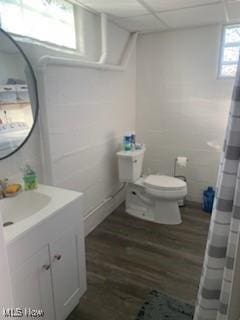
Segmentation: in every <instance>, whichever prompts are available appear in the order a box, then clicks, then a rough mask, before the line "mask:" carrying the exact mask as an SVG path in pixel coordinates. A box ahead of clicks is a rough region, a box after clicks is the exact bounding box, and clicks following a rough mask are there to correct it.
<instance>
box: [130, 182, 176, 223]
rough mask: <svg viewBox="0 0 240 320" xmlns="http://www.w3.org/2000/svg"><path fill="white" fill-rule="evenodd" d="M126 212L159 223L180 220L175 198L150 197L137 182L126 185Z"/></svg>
mask: <svg viewBox="0 0 240 320" xmlns="http://www.w3.org/2000/svg"><path fill="white" fill-rule="evenodd" d="M126 212H127V213H129V214H130V215H132V216H134V217H137V218H140V219H144V220H147V221H152V222H156V223H161V224H169V225H176V224H180V223H181V222H182V219H181V214H180V210H179V207H178V202H177V200H169V201H166V200H161V199H157V198H155V197H152V196H150V195H149V194H147V193H146V192H145V189H144V187H143V186H142V185H141V184H139V183H138V184H129V185H128V187H127V197H126Z"/></svg>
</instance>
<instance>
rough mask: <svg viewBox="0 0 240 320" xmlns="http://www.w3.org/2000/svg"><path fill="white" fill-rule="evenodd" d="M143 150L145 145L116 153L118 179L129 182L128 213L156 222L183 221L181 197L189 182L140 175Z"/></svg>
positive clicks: (183, 195) (168, 177)
mask: <svg viewBox="0 0 240 320" xmlns="http://www.w3.org/2000/svg"><path fill="white" fill-rule="evenodd" d="M144 153H145V149H142V150H135V151H120V152H118V153H117V156H118V167H119V180H120V181H121V182H128V186H127V196H126V211H127V213H129V214H131V215H133V216H135V217H138V218H142V219H145V220H149V221H154V222H157V223H163V224H179V223H181V222H182V219H181V214H180V211H179V207H178V201H179V200H181V199H183V198H184V197H185V196H186V195H187V184H186V182H185V181H182V180H180V179H178V178H174V177H170V176H166V175H149V176H146V177H141V174H142V167H143V158H144Z"/></svg>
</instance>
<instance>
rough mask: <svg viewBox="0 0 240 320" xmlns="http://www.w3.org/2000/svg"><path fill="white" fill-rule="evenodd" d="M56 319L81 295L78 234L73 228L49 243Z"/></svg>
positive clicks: (66, 311)
mask: <svg viewBox="0 0 240 320" xmlns="http://www.w3.org/2000/svg"><path fill="white" fill-rule="evenodd" d="M50 255H51V261H52V279H53V292H54V300H55V310H56V319H57V320H63V319H66V317H67V316H68V315H69V313H71V311H72V310H73V309H74V307H75V306H76V305H77V304H78V303H79V299H80V296H81V289H80V277H79V260H78V255H79V252H78V236H77V235H76V234H75V233H73V230H71V231H69V232H67V233H65V234H64V235H63V236H62V237H61V238H59V239H58V240H57V241H55V242H53V243H51V244H50Z"/></svg>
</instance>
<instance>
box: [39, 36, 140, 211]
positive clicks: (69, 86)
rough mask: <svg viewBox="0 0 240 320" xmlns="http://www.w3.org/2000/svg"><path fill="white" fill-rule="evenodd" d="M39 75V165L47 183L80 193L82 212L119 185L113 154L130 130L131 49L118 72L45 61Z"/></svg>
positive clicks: (132, 112) (132, 99)
mask: <svg viewBox="0 0 240 320" xmlns="http://www.w3.org/2000/svg"><path fill="white" fill-rule="evenodd" d="M122 32H124V31H122ZM44 75H45V82H44V83H45V90H46V97H47V99H46V101H45V110H46V115H47V121H48V123H47V126H48V129H49V143H50V160H49V161H46V163H45V167H47V166H48V165H49V166H50V169H51V171H52V181H51V183H53V184H54V185H56V186H60V187H64V188H69V189H74V190H78V191H81V192H83V193H84V200H85V202H84V215H85V216H86V215H87V214H88V213H89V211H91V210H92V209H94V208H95V207H96V206H97V205H99V204H100V203H101V202H102V201H103V200H104V199H105V198H106V197H108V196H109V195H110V194H112V193H113V192H114V191H116V190H117V189H118V188H119V180H118V167H117V158H116V152H117V151H118V150H119V147H120V143H121V140H122V135H123V134H124V132H126V131H129V130H133V129H134V128H135V105H136V103H135V97H136V92H135V83H136V79H135V76H136V70H135V52H134V54H133V56H132V58H131V61H130V63H129V65H128V68H127V70H126V71H124V72H116V71H103V70H95V69H90V68H82V67H77V66H72V67H71V66H65V67H63V66H54V65H53V66H52V65H50V66H48V68H47V69H46V72H45V74H44Z"/></svg>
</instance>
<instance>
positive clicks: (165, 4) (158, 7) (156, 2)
mask: <svg viewBox="0 0 240 320" xmlns="http://www.w3.org/2000/svg"><path fill="white" fill-rule="evenodd" d="M144 2H145V3H146V4H147V5H149V6H150V7H151V8H152V9H153V10H154V11H168V10H178V9H182V8H188V7H194V6H203V5H207V4H210V3H216V2H219V3H220V2H221V1H220V0H144Z"/></svg>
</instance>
